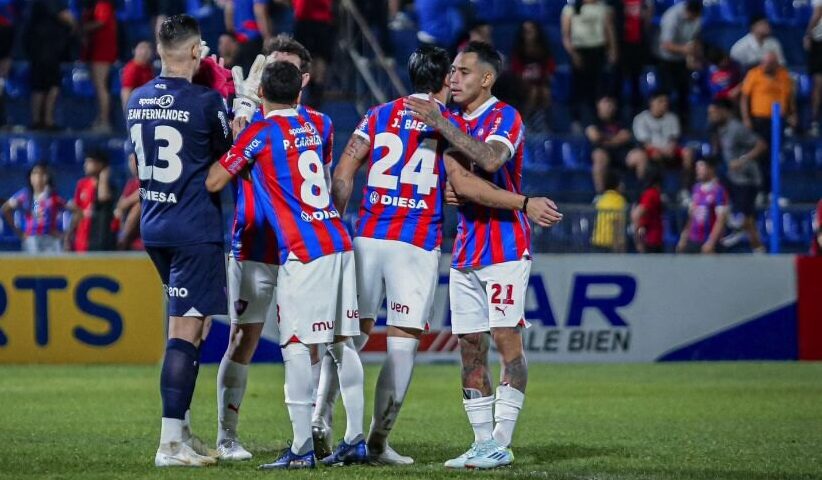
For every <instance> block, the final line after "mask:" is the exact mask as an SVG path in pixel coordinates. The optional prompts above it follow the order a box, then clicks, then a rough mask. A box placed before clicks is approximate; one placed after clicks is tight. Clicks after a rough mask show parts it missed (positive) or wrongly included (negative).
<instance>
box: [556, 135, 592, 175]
mask: <svg viewBox="0 0 822 480" xmlns="http://www.w3.org/2000/svg"><path fill="white" fill-rule="evenodd" d="M561 148H562V165H563V167H564V168H565V169H567V170H590V168H591V152H590V147H589V145H588V142H586V141H584V140H581V139H580V140H571V141H565V142H562V147H561Z"/></svg>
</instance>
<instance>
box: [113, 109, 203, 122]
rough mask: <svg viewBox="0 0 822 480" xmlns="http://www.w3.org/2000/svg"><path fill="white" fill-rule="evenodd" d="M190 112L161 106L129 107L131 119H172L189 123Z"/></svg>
mask: <svg viewBox="0 0 822 480" xmlns="http://www.w3.org/2000/svg"><path fill="white" fill-rule="evenodd" d="M189 116H190V113H189V112H188V111H187V110H163V109H159V108H145V109H143V108H129V109H128V119H129V120H135V121H138V120H170V121H173V122H182V123H188V118H189Z"/></svg>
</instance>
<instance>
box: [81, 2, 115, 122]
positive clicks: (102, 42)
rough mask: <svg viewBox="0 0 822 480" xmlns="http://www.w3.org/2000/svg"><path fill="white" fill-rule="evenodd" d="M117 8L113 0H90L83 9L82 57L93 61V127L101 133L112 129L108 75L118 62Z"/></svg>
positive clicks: (91, 62)
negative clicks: (94, 96) (94, 101)
mask: <svg viewBox="0 0 822 480" xmlns="http://www.w3.org/2000/svg"><path fill="white" fill-rule="evenodd" d="M114 10H115V8H114V3H113V2H112V1H111V0H90V1H89V2H88V3H87V7H86V9H85V10H84V11H83V33H84V34H85V38H84V45H83V47H84V48H83V60H85V61H86V62H88V63H89V64H90V67H91V80H92V82H94V90H95V92H96V95H97V119H95V120H94V123H93V124H92V127H91V128H92V130H94V131H98V132H101V133H108V132H110V131H111V121H110V120H109V113H110V110H111V94H109V91H108V76H109V72H111V65H112V64H113V63H114V62H115V61H117V18H116V17H115V12H114Z"/></svg>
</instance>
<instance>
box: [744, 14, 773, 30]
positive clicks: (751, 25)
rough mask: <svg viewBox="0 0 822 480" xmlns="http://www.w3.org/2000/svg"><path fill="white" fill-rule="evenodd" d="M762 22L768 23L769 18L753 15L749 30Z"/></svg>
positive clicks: (749, 22)
mask: <svg viewBox="0 0 822 480" xmlns="http://www.w3.org/2000/svg"><path fill="white" fill-rule="evenodd" d="M762 20H765V21H766V22H767V21H768V17H766V16H765V15H762V14H761V13H757V14H755V15H751V19H750V20H749V21H748V28H751V27H753V26H754V25H756V24H757V23H759V22H761V21H762Z"/></svg>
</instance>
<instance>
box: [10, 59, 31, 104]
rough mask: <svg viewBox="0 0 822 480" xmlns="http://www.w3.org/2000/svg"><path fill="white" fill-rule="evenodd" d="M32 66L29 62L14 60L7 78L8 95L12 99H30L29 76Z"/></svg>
mask: <svg viewBox="0 0 822 480" xmlns="http://www.w3.org/2000/svg"><path fill="white" fill-rule="evenodd" d="M30 74H31V68H30V67H29V64H28V63H24V62H14V63H13V64H12V65H11V69H10V70H9V76H8V78H7V79H6V87H5V88H6V95H8V97H9V98H10V99H18V98H20V99H28V98H29V95H30V93H31V88H30V83H29V76H30Z"/></svg>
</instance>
